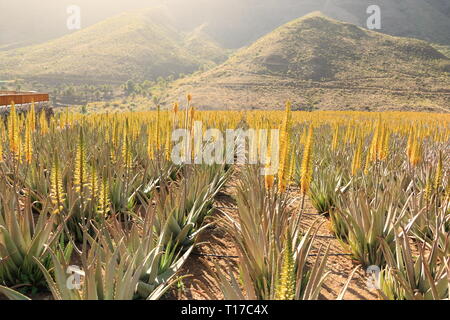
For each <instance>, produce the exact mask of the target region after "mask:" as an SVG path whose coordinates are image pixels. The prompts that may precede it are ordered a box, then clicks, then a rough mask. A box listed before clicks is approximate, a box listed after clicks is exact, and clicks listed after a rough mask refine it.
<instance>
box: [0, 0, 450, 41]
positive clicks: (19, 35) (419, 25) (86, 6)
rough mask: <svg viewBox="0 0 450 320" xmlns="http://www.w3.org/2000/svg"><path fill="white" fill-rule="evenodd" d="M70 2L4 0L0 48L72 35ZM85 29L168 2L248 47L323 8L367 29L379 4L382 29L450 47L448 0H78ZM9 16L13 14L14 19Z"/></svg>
mask: <svg viewBox="0 0 450 320" xmlns="http://www.w3.org/2000/svg"><path fill="white" fill-rule="evenodd" d="M73 2H74V1H72V0H40V1H30V0H14V1H0V30H1V32H0V50H2V48H1V47H3V46H10V45H14V46H19V45H22V46H23V45H24V44H30V43H41V42H44V41H48V40H50V39H54V38H56V37H60V36H62V35H64V34H68V33H71V31H70V30H68V29H67V27H66V19H67V17H68V14H67V12H66V9H67V7H68V6H69V5H71V4H73ZM76 4H77V5H79V6H80V8H81V13H82V27H83V28H85V27H89V26H91V25H93V24H95V23H98V22H100V21H103V20H104V19H106V18H108V17H112V16H114V15H116V14H118V13H121V12H123V11H126V10H134V9H138V8H141V9H143V8H145V7H149V6H153V5H164V6H165V7H166V8H167V12H169V13H170V16H171V18H172V20H173V22H174V24H175V25H176V27H177V28H179V29H180V30H184V31H190V30H193V29H195V28H196V27H198V26H199V25H205V29H204V31H205V32H206V33H207V34H209V35H210V36H211V37H212V38H214V39H215V40H216V41H217V42H219V43H220V44H221V45H222V46H224V47H227V48H240V47H242V46H246V45H249V44H250V43H252V42H253V41H255V40H256V39H258V38H259V37H261V36H263V35H265V34H267V33H268V32H271V31H272V30H273V29H275V28H277V27H279V26H281V25H283V24H284V23H287V22H289V21H291V20H293V19H295V18H297V17H300V16H303V15H306V14H308V13H310V12H313V11H321V12H323V13H324V14H326V15H327V16H329V17H332V18H334V19H337V20H342V21H346V22H349V23H353V24H356V25H359V26H361V27H366V21H367V18H368V16H369V15H368V14H367V13H366V10H367V8H368V6H369V5H374V4H376V5H379V6H380V8H381V21H382V28H381V30H379V31H380V32H383V33H386V34H390V35H395V36H403V37H412V38H419V39H422V40H426V41H430V42H436V43H439V44H444V45H450V33H449V32H448V30H450V1H448V0H401V1H398V0H377V1H373V0H226V1H225V0H188V1H187V0H145V1H142V0H127V1H123V0H95V1H92V0H77V1H76ZM11 17H14V18H13V20H11Z"/></svg>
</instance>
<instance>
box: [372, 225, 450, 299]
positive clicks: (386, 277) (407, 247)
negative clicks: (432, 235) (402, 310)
mask: <svg viewBox="0 0 450 320" xmlns="http://www.w3.org/2000/svg"><path fill="white" fill-rule="evenodd" d="M382 244H383V247H382V249H383V252H384V254H385V257H386V261H387V266H386V268H385V269H384V270H383V271H382V272H381V274H380V282H379V284H380V289H379V292H380V295H381V296H382V297H383V298H384V299H389V300H442V299H449V298H450V292H449V288H450V273H449V271H450V264H449V263H450V260H449V258H448V256H445V255H442V254H441V253H440V251H439V249H438V243H437V241H433V243H432V244H431V247H430V246H427V244H426V242H423V243H422V244H420V243H419V252H418V254H414V251H415V250H414V249H413V247H412V245H411V240H410V238H409V237H408V235H407V233H406V231H403V232H402V234H401V235H396V241H395V248H394V250H392V248H390V247H389V246H388V245H387V243H386V242H385V241H382Z"/></svg>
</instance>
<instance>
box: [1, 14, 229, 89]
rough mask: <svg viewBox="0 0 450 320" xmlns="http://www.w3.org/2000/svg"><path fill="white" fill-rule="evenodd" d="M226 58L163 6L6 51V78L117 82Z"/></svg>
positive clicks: (3, 73)
mask: <svg viewBox="0 0 450 320" xmlns="http://www.w3.org/2000/svg"><path fill="white" fill-rule="evenodd" d="M225 59H226V55H225V53H224V50H223V49H222V48H220V46H218V45H217V44H216V43H215V42H213V41H211V40H210V39H207V38H206V37H204V35H203V34H202V33H201V32H195V33H193V34H185V33H181V32H179V31H177V30H176V29H175V28H174V27H172V25H171V22H170V19H169V18H168V17H167V15H166V14H165V12H164V11H163V10H162V9H161V8H153V9H147V10H141V11H132V12H128V13H124V14H121V15H118V16H115V17H113V18H110V19H107V20H105V21H103V22H100V23H98V24H95V25H94V26H91V27H89V28H85V29H82V30H80V31H78V32H75V33H72V34H69V35H66V36H63V37H61V38H58V39H56V40H52V41H48V42H45V43H42V44H38V45H32V46H28V47H24V48H20V49H13V50H7V51H3V52H2V51H0V73H1V76H3V77H5V78H7V77H17V76H22V77H25V78H33V79H41V80H42V79H44V80H45V79H48V80H49V81H60V80H61V79H64V80H67V81H68V80H73V81H77V80H79V81H100V82H116V81H124V80H128V79H156V78H157V77H159V76H164V77H165V76H169V75H175V76H177V75H178V74H180V73H191V72H193V71H195V70H198V69H199V68H201V67H202V66H204V65H210V66H211V65H215V64H216V63H219V62H223V61H224V60H225Z"/></svg>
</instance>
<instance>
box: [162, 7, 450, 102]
mask: <svg viewBox="0 0 450 320" xmlns="http://www.w3.org/2000/svg"><path fill="white" fill-rule="evenodd" d="M186 92H190V93H192V94H193V96H194V100H193V102H194V104H195V105H196V106H197V107H200V108H230V109H246V108H247V109H250V108H263V109H264V108H274V107H277V106H278V107H281V106H282V105H283V103H284V101H285V100H291V101H292V102H294V105H296V106H297V107H301V108H312V107H314V108H327V109H358V110H379V109H384V108H386V109H388V108H389V109H405V110H413V109H414V110H415V109H437V110H441V111H442V110H449V109H450V108H449V107H450V100H449V98H450V59H449V58H448V57H446V56H445V55H444V54H442V53H441V52H439V51H437V50H436V49H434V48H433V47H432V46H430V45H429V44H428V43H426V42H424V41H421V40H416V39H410V38H400V37H393V36H389V35H385V34H382V33H379V32H373V31H369V30H366V29H363V28H360V27H357V26H356V25H353V24H350V23H346V22H340V21H337V20H334V19H331V18H328V17H326V16H324V15H323V14H321V13H317V12H316V13H311V14H309V15H307V16H304V17H302V18H299V19H296V20H294V21H292V22H290V23H288V24H285V25H283V26H281V27H280V28H278V29H276V30H274V31H273V32H271V33H269V34H267V35H266V36H264V37H262V38H260V39H259V40H257V41H256V42H255V43H253V44H252V45H250V46H249V47H247V48H244V49H241V50H239V51H238V52H236V53H235V54H234V55H233V56H232V57H230V58H229V59H228V60H227V61H226V62H225V63H224V64H222V65H220V66H218V67H216V68H214V69H212V70H209V71H207V72H204V73H200V74H196V75H194V76H191V77H189V78H185V79H182V80H179V81H177V82H175V83H174V84H173V86H172V88H171V90H169V97H168V99H167V103H169V102H171V101H173V100H177V99H181V98H182V97H184V96H185V94H186Z"/></svg>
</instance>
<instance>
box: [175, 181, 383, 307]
mask: <svg viewBox="0 0 450 320" xmlns="http://www.w3.org/2000/svg"><path fill="white" fill-rule="evenodd" d="M231 180H233V179H231ZM234 191H235V188H234V186H233V183H228V184H227V185H226V187H225V188H224V190H223V191H222V193H221V194H219V196H218V197H217V199H216V203H215V206H216V208H218V210H216V212H215V214H214V215H213V216H212V217H211V220H210V221H209V222H212V225H211V226H210V227H209V228H208V229H206V230H204V232H203V234H202V235H200V238H199V245H197V247H196V248H195V249H194V251H193V254H192V255H191V256H190V257H189V259H188V261H187V262H186V264H185V265H184V267H183V269H182V270H181V275H188V276H187V277H186V278H184V279H183V281H182V282H183V285H182V286H178V288H175V289H173V290H172V291H171V293H170V295H169V296H170V297H169V299H178V300H206V299H211V298H214V299H217V300H222V299H223V298H224V297H223V294H222V293H221V291H220V289H219V285H218V283H217V281H216V279H215V277H214V276H213V275H212V274H213V273H214V272H215V263H217V264H218V265H220V266H221V267H222V268H224V269H225V270H227V271H228V272H231V273H233V275H234V276H235V278H237V279H238V278H239V270H238V259H237V258H236V257H237V256H238V254H239V253H238V249H237V248H236V245H235V243H234V241H233V239H232V237H231V236H230V235H229V234H228V233H227V230H226V227H225V222H224V219H223V218H224V214H223V212H225V213H226V214H227V215H230V216H231V217H233V218H237V207H236V203H235V201H234V199H233V195H234ZM290 192H291V196H292V197H294V198H296V199H297V201H295V202H294V203H293V205H292V206H293V207H292V208H291V209H293V212H298V211H299V206H300V202H301V201H300V196H299V195H298V193H296V191H290ZM302 221H303V224H304V228H305V230H307V229H308V228H309V226H311V225H312V224H314V223H316V224H317V225H320V228H319V230H318V233H317V235H318V236H317V239H316V241H315V244H314V249H313V252H312V254H313V255H315V254H317V252H318V250H319V248H320V247H321V246H322V249H323V250H324V249H325V248H326V247H327V246H328V245H330V256H329V257H328V261H327V267H328V270H329V271H330V274H329V276H328V277H327V279H326V281H325V283H324V286H323V289H322V291H321V294H320V299H321V300H333V299H336V298H337V296H338V295H339V293H340V292H341V290H342V288H343V286H344V285H345V283H346V282H347V280H348V278H349V276H350V274H351V272H352V271H353V269H354V268H355V267H356V265H355V264H354V263H353V261H352V260H351V259H350V257H349V256H348V252H345V251H344V249H343V248H342V246H341V244H340V243H339V241H338V240H337V239H336V238H335V237H334V236H333V234H332V232H331V231H330V222H329V221H328V219H327V218H325V217H324V216H322V215H319V214H317V212H316V210H315V209H314V208H313V207H312V205H311V203H310V202H309V200H307V201H305V209H304V215H303V218H302ZM310 258H311V259H312V260H313V259H315V256H312V257H310ZM366 281H367V278H366V276H365V271H364V270H362V269H361V268H360V269H359V270H358V271H357V272H356V273H355V275H354V276H353V279H352V280H351V282H350V285H349V287H348V289H347V292H346V294H345V296H344V299H345V300H375V299H377V298H378V297H377V294H376V292H374V291H371V290H369V289H368V288H367V285H366ZM205 288H207V291H208V293H207V292H206V290H205Z"/></svg>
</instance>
